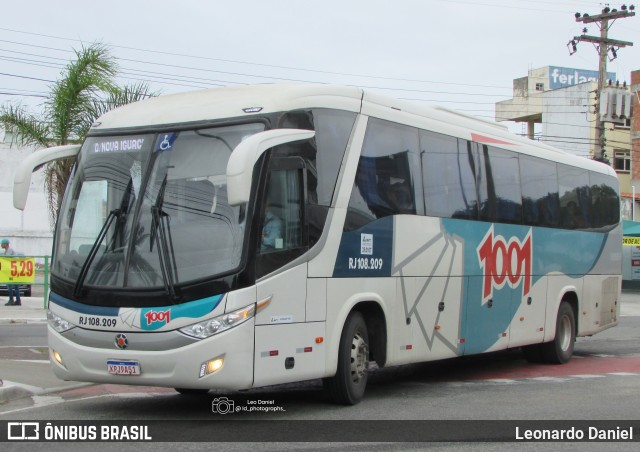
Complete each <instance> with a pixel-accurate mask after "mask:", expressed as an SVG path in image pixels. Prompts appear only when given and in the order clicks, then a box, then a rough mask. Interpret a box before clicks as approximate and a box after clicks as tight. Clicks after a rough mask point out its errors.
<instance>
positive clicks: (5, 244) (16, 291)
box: [0, 239, 22, 306]
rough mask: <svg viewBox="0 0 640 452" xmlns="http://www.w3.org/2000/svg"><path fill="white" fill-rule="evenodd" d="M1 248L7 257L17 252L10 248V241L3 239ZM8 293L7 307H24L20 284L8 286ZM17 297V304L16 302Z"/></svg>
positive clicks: (0, 244)
mask: <svg viewBox="0 0 640 452" xmlns="http://www.w3.org/2000/svg"><path fill="white" fill-rule="evenodd" d="M0 246H2V249H3V250H4V253H2V254H3V255H5V256H15V255H16V252H15V251H14V250H13V248H11V247H10V246H9V239H2V240H1V241H0ZM7 292H9V302H8V303H6V304H5V306H22V300H20V286H19V285H18V284H7ZM14 296H15V302H14Z"/></svg>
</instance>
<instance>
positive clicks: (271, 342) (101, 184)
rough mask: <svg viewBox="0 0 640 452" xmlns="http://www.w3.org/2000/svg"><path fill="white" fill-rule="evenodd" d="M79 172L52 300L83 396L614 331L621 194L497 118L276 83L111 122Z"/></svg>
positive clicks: (556, 347)
mask: <svg viewBox="0 0 640 452" xmlns="http://www.w3.org/2000/svg"><path fill="white" fill-rule="evenodd" d="M69 156H71V157H74V156H76V163H75V167H74V169H73V174H72V178H71V180H70V183H69V185H68V187H67V191H66V194H65V197H64V200H63V202H62V206H61V209H60V212H59V216H58V223H57V227H56V232H55V238H54V246H53V259H52V260H53V264H52V271H51V293H50V296H49V300H48V306H49V311H48V318H49V328H48V330H49V332H48V336H49V339H48V340H49V347H50V353H51V362H52V366H53V370H54V372H55V374H56V375H57V376H59V377H60V378H62V379H64V380H78V381H89V382H99V383H120V384H131V385H155V386H166V387H173V388H176V389H177V390H178V391H179V392H181V393H197V392H206V391H207V390H209V389H213V388H215V389H223V390H238V389H248V388H253V387H259V386H266V385H273V384H280V383H286V382H295V381H303V380H310V379H318V378H322V379H323V381H324V382H325V387H326V388H327V392H328V394H329V395H330V397H331V398H332V399H333V400H334V401H336V402H338V403H343V404H354V403H357V402H358V401H359V400H360V399H361V398H362V396H363V393H364V390H365V386H366V382H367V373H368V367H369V363H370V362H374V361H375V363H376V364H377V366H379V367H387V366H396V365H400V364H407V363H415V362H421V361H429V360H437V359H443V358H450V357H456V356H461V355H470V354H477V353H485V352H491V351H496V350H502V349H507V348H513V347H522V348H523V350H524V352H525V355H526V357H527V358H528V359H529V360H532V361H543V362H552V363H564V362H566V361H567V360H569V359H570V357H571V355H572V353H573V347H574V341H575V338H576V336H585V335H592V334H594V333H597V332H599V331H601V330H603V329H606V328H609V327H611V326H614V325H616V324H617V321H618V316H619V308H620V305H619V293H620V282H621V276H620V273H621V264H620V260H621V228H620V224H619V223H620V222H619V211H620V209H619V196H618V181H617V178H616V175H615V173H614V171H613V170H612V169H611V168H610V167H608V166H606V165H604V164H601V163H597V162H594V161H592V160H588V159H585V158H579V157H576V156H573V155H570V154H567V153H565V152H563V151H560V150H557V149H554V148H551V147H549V146H545V145H542V144H539V143H536V142H534V141H530V140H527V139H523V138H520V137H517V136H514V135H511V134H508V133H507V132H506V131H505V129H504V128H503V127H501V126H498V125H496V124H493V123H489V122H486V121H482V120H478V119H475V118H472V117H468V116H466V115H461V114H457V113H455V112H451V111H448V110H445V109H441V108H424V107H420V106H416V105H414V104H411V103H403V102H401V101H398V100H394V99H389V98H386V97H382V96H379V95H376V94H372V93H370V92H366V91H363V90H361V89H358V88H355V87H332V86H322V85H263V86H243V87H233V88H217V89H211V90H204V91H197V92H190V93H186V94H178V95H169V96H162V97H157V98H152V99H149V100H145V101H142V102H139V103H135V104H131V105H128V106H125V107H122V108H119V109H116V110H114V111H112V112H110V113H107V114H106V115H104V116H103V117H101V118H100V119H98V121H97V122H96V123H95V124H94V125H93V127H92V128H91V131H90V133H89V135H88V137H87V138H86V140H85V141H84V143H83V144H82V145H81V146H64V147H57V148H51V149H48V150H44V151H39V152H36V153H34V154H33V155H31V156H30V157H29V158H28V159H27V160H26V161H25V162H24V163H23V165H22V166H21V167H20V169H19V170H18V172H17V173H16V179H15V190H14V204H15V205H16V207H18V208H24V204H25V202H26V194H27V189H28V186H29V178H30V174H31V171H32V170H33V169H34V168H36V167H39V166H40V165H42V164H43V163H45V162H47V161H51V160H53V159H57V158H62V157H69Z"/></svg>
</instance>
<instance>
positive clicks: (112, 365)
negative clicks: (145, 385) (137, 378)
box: [107, 360, 140, 375]
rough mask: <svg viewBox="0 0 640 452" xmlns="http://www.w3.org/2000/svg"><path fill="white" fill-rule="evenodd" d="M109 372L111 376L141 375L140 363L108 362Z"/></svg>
mask: <svg viewBox="0 0 640 452" xmlns="http://www.w3.org/2000/svg"><path fill="white" fill-rule="evenodd" d="M107 371H108V372H109V373H110V374H111V375H140V363H139V362H138V361H115V360H109V361H107Z"/></svg>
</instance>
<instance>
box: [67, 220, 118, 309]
mask: <svg viewBox="0 0 640 452" xmlns="http://www.w3.org/2000/svg"><path fill="white" fill-rule="evenodd" d="M121 212H122V210H121V209H113V210H112V211H111V212H109V215H107V218H106V219H105V220H104V224H103V225H102V229H100V233H99V234H98V237H96V240H95V241H94V242H93V246H92V247H91V250H90V251H89V255H88V256H87V258H86V259H85V260H84V263H83V264H82V268H81V269H80V274H79V275H78V280H77V281H76V285H75V287H74V289H73V295H74V296H75V297H76V298H79V297H80V294H81V292H82V287H83V286H84V280H85V279H86V278H87V273H89V267H90V266H91V263H92V262H93V259H95V257H96V254H98V248H100V245H101V244H102V241H103V240H104V238H105V237H106V236H107V232H108V231H109V228H110V227H111V224H112V223H113V222H114V220H116V219H117V218H120V214H121Z"/></svg>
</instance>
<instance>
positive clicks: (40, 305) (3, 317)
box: [0, 295, 47, 325]
mask: <svg viewBox="0 0 640 452" xmlns="http://www.w3.org/2000/svg"><path fill="white" fill-rule="evenodd" d="M21 299H22V306H5V305H4V304H5V303H6V302H7V301H9V297H7V296H5V295H2V296H0V325H10V324H14V323H45V322H46V321H47V310H46V309H45V308H44V299H43V297H42V296H40V297H21Z"/></svg>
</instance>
